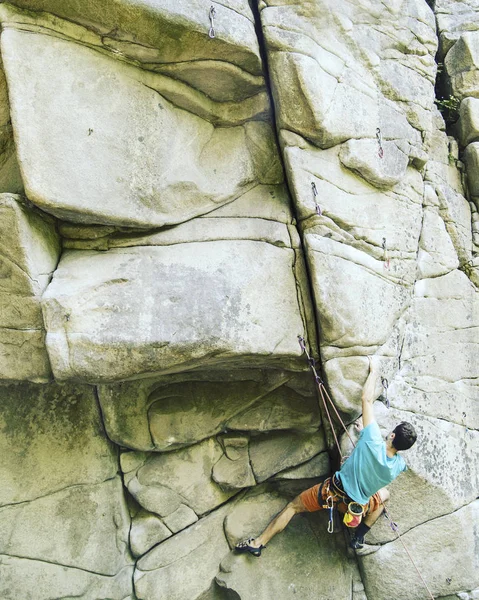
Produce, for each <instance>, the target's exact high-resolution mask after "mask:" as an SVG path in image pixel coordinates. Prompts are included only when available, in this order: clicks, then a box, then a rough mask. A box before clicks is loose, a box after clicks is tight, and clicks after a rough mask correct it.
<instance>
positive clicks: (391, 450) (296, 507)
mask: <svg viewBox="0 0 479 600" xmlns="http://www.w3.org/2000/svg"><path fill="white" fill-rule="evenodd" d="M377 379H378V371H377V369H376V367H375V365H374V363H373V361H372V360H371V358H369V375H368V378H367V380H366V383H365V384H364V388H363V393H362V408H363V429H362V431H361V434H360V437H359V441H358V443H357V445H356V447H355V449H354V450H353V452H352V453H351V456H350V457H349V458H348V459H347V460H346V462H345V463H344V464H343V466H342V467H341V469H340V470H339V471H336V473H335V474H334V475H333V477H329V478H328V479H326V480H325V481H324V482H323V483H322V484H318V485H315V486H313V487H312V488H310V489H308V490H305V491H304V492H303V493H302V494H300V495H299V496H297V497H296V498H295V499H294V500H292V501H291V502H290V503H289V504H288V505H287V506H286V507H285V508H284V509H283V510H282V511H281V512H280V513H279V514H278V515H277V516H276V517H275V518H274V519H273V520H272V521H271V522H270V523H269V525H268V526H267V527H266V529H265V530H264V531H263V533H261V535H259V536H258V537H257V538H254V539H253V538H249V539H247V540H245V541H243V542H240V543H239V544H237V545H236V548H235V549H236V551H237V552H249V553H250V554H252V555H253V556H260V555H261V550H262V549H263V548H264V547H265V546H266V544H267V543H268V542H269V541H270V540H271V538H273V536H275V535H276V534H277V533H279V532H280V531H283V529H284V528H285V527H286V525H287V524H288V523H289V522H290V521H291V519H292V518H293V517H294V515H296V514H298V513H302V512H314V511H317V510H322V509H323V508H325V507H326V504H327V501H328V498H331V497H332V500H331V499H330V500H329V502H331V501H332V502H333V503H334V504H335V506H336V507H337V508H338V510H339V511H340V512H342V513H345V512H346V511H347V509H348V504H349V503H350V502H356V503H357V504H360V505H362V507H363V513H364V514H365V517H364V519H363V520H362V521H361V523H360V524H359V526H358V527H357V528H356V530H355V532H354V536H353V537H352V539H351V542H350V545H351V547H352V548H354V549H358V548H362V547H363V543H364V536H365V535H366V533H367V532H368V531H369V530H370V528H371V527H372V526H373V525H374V523H375V522H376V521H377V520H378V518H379V517H380V515H381V514H382V512H383V510H384V506H383V503H384V502H386V501H387V500H388V499H389V492H388V490H387V489H386V488H385V486H386V485H388V484H389V483H391V481H393V480H394V479H396V477H397V476H398V475H399V474H400V473H402V471H405V470H406V468H407V467H406V463H405V462H404V459H403V458H402V456H400V455H399V454H398V450H407V449H408V448H410V447H411V446H412V445H413V444H414V442H415V441H416V437H417V436H416V432H415V430H414V427H413V426H412V425H411V424H410V423H406V422H403V423H400V424H399V425H398V426H397V427H396V428H395V429H394V430H393V431H392V432H391V433H390V434H389V435H388V436H387V437H386V441H384V440H383V439H382V436H381V432H380V430H379V426H378V424H377V423H376V421H375V419H374V412H373V402H374V400H375V399H376V398H377V395H376V394H375V389H376V383H377Z"/></svg>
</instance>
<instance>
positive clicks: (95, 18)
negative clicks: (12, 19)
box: [15, 0, 261, 75]
mask: <svg viewBox="0 0 479 600" xmlns="http://www.w3.org/2000/svg"><path fill="white" fill-rule="evenodd" d="M15 4H16V6H19V7H21V8H25V9H28V10H29V11H32V10H34V11H46V12H47V13H52V14H53V15H58V16H60V17H62V18H63V19H65V20H67V21H69V22H72V21H73V22H76V23H80V24H84V25H85V26H87V27H88V29H90V30H93V31H96V32H98V33H100V34H101V35H102V38H103V42H104V44H105V46H106V47H108V46H110V47H113V48H116V47H118V49H119V50H120V51H121V52H122V53H124V54H126V55H129V56H130V57H131V58H134V59H136V60H141V61H142V62H148V60H154V57H157V60H158V62H160V63H175V62H177V61H178V62H180V63H182V62H183V63H191V62H193V61H196V60H200V61H201V60H215V59H216V60H218V61H221V62H227V63H228V62H229V63H232V64H235V65H238V66H239V67H241V68H242V69H244V70H245V71H247V72H249V73H253V74H256V75H257V74H261V59H260V56H259V47H258V40H257V37H256V34H255V30H254V22H253V16H252V14H251V9H250V7H249V5H248V3H247V2H245V1H244V0H228V1H227V2H224V3H223V4H221V5H215V9H216V31H217V36H216V38H215V40H214V42H212V40H211V39H210V38H209V36H208V32H209V27H210V21H209V18H208V14H209V6H206V7H205V6H204V5H203V4H202V3H201V2H197V1H194V2H190V1H188V2H187V1H186V0H181V1H180V2H176V3H175V4H171V3H168V2H166V3H165V2H162V3H155V2H152V1H151V0H148V2H139V1H135V2H134V3H132V4H124V3H121V2H114V1H112V0H107V3H106V4H104V5H103V6H102V7H101V8H100V7H98V5H97V4H96V3H95V2H86V3H84V4H83V5H82V6H81V7H79V6H78V5H77V4H75V2H73V1H70V0H67V1H66V2H62V4H61V5H58V3H56V2H55V1H54V0H17V1H16V2H15ZM27 14H28V13H27ZM30 14H31V13H30ZM39 17H40V18H41V17H42V15H41V13H40V15H39ZM39 17H37V20H38V19H39ZM43 18H45V17H43ZM57 26H58V25H57ZM133 40H134V43H131V42H132V41H133Z"/></svg>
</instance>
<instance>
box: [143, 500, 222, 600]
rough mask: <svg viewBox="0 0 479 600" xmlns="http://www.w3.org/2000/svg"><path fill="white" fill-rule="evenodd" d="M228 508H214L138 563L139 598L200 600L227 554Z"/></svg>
mask: <svg viewBox="0 0 479 600" xmlns="http://www.w3.org/2000/svg"><path fill="white" fill-rule="evenodd" d="M228 510H230V509H229V507H223V508H220V509H218V510H217V511H214V512H213V513H211V514H210V515H208V516H207V517H205V518H204V519H201V520H200V521H198V523H196V524H195V525H192V526H191V527H189V528H188V529H186V530H184V531H182V532H180V533H178V534H177V535H175V536H174V537H173V538H170V539H169V540H166V541H165V542H163V543H162V544H160V545H159V546H157V547H156V548H153V550H151V551H150V552H149V553H148V554H146V555H145V556H143V557H142V558H141V559H140V560H139V561H138V563H137V568H136V571H135V591H136V595H137V597H138V598H139V600H150V599H152V598H154V599H155V600H200V598H203V597H204V596H203V595H202V594H205V593H206V592H207V591H208V590H209V588H210V587H211V585H212V582H213V579H214V577H215V575H216V573H217V571H218V566H219V563H220V561H221V559H222V558H223V557H224V556H225V555H226V554H227V553H228V549H229V548H228V544H227V542H226V539H225V537H224V533H223V521H224V518H225V515H226V514H227V512H228Z"/></svg>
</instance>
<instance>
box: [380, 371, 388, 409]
mask: <svg viewBox="0 0 479 600" xmlns="http://www.w3.org/2000/svg"><path fill="white" fill-rule="evenodd" d="M381 385H382V386H383V388H384V400H385V401H386V406H387V407H388V408H389V398H388V387H389V381H388V380H387V379H386V377H381Z"/></svg>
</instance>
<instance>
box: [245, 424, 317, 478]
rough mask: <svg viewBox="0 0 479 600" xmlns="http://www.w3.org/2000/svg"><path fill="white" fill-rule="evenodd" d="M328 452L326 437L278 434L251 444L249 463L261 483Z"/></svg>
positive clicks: (253, 440)
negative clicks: (321, 453)
mask: <svg viewBox="0 0 479 600" xmlns="http://www.w3.org/2000/svg"><path fill="white" fill-rule="evenodd" d="M322 450H325V442H324V436H323V433H322V432H317V433H292V432H275V433H271V434H269V435H259V436H257V437H255V438H253V439H252V440H251V442H250V460H251V466H252V467H253V472H254V475H255V478H256V481H257V482H258V483H261V482H262V481H265V480H266V479H268V478H269V477H271V476H272V475H275V474H276V473H278V472H279V471H284V470H285V469H287V468H289V467H292V466H293V465H298V464H301V463H304V462H306V461H307V460H309V459H310V458H312V457H313V456H315V455H316V454H318V453H319V452H321V451H322Z"/></svg>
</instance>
